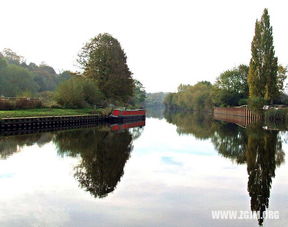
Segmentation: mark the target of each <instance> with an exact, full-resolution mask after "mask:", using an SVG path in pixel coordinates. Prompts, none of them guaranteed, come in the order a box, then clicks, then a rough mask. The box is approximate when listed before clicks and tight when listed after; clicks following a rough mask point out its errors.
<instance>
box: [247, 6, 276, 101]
mask: <svg viewBox="0 0 288 227" xmlns="http://www.w3.org/2000/svg"><path fill="white" fill-rule="evenodd" d="M251 54H252V57H251V60H250V65H249V74H248V85H249V96H250V97H262V98H265V99H266V100H267V101H270V103H272V102H273V99H274V98H275V96H276V95H277V93H278V92H277V68H278V59H277V57H275V51H274V46H273V34H272V26H271V25H270V16H269V14H268V10H267V9H264V12H263V15H262V17H261V21H258V20H257V21H256V24H255V35H254V38H253V41H252V44H251Z"/></svg>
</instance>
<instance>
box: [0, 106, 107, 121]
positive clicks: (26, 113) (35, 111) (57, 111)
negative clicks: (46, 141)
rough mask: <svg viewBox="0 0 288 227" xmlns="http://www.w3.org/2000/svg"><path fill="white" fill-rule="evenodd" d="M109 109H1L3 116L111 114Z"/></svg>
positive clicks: (0, 114)
mask: <svg viewBox="0 0 288 227" xmlns="http://www.w3.org/2000/svg"><path fill="white" fill-rule="evenodd" d="M109 111H110V110H109V109H92V108H85V109H56V108H39V109H26V110H0V119H1V118H14V117H40V116H65V115H88V114H99V115H106V114H109Z"/></svg>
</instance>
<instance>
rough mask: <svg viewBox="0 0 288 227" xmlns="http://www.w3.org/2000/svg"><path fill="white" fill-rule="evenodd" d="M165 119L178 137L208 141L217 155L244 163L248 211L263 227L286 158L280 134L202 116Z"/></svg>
mask: <svg viewBox="0 0 288 227" xmlns="http://www.w3.org/2000/svg"><path fill="white" fill-rule="evenodd" d="M165 118H166V120H167V121H168V122H169V123H172V124H175V125H176V126H177V132H178V133H179V134H182V133H183V134H192V135H193V136H195V137H196V138H199V139H209V138H210V139H211V142H212V143H213V144H214V147H215V148H216V150H217V151H218V153H219V154H220V155H222V156H223V157H225V158H229V159H231V160H232V161H233V162H236V163H237V164H245V163H246V165H247V172H248V193H249V196H250V198H251V200H250V205H251V211H253V212H257V214H258V223H259V225H262V224H263V221H264V214H265V211H266V210H267V208H268V207H269V197H270V189H271V186H272V178H274V177H275V169H276V167H279V166H280V165H281V164H282V163H284V158H285V153H284V152H283V150H282V140H281V137H280V135H279V131H277V130H264V129H263V127H262V125H260V124H254V125H250V126H249V127H247V128H241V127H239V126H237V125H235V124H232V123H226V122H221V121H213V120H212V119H211V117H210V118H209V116H208V115H204V114H201V113H193V114H189V113H176V114H171V113H166V114H165Z"/></svg>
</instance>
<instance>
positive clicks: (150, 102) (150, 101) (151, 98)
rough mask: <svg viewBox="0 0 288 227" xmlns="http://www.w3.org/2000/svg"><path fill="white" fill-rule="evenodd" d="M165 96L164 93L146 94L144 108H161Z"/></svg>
mask: <svg viewBox="0 0 288 227" xmlns="http://www.w3.org/2000/svg"><path fill="white" fill-rule="evenodd" d="M166 95H168V93H165V92H156V93H147V97H146V99H145V106H146V107H161V106H163V104H164V99H165V97H166Z"/></svg>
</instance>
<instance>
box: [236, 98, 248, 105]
mask: <svg viewBox="0 0 288 227" xmlns="http://www.w3.org/2000/svg"><path fill="white" fill-rule="evenodd" d="M247 103H248V99H240V100H239V102H238V104H239V105H240V106H242V105H247Z"/></svg>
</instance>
